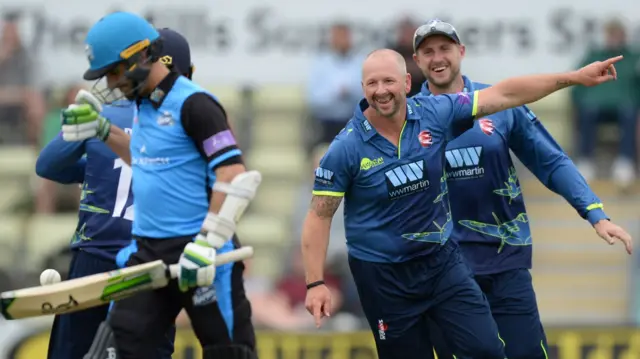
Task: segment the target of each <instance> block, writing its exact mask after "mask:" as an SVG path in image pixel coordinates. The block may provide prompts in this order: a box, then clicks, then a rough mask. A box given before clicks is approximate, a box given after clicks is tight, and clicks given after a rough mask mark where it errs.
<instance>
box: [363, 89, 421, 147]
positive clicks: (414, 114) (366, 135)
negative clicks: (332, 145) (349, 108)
mask: <svg viewBox="0 0 640 359" xmlns="http://www.w3.org/2000/svg"><path fill="white" fill-rule="evenodd" d="M367 108H369V102H367V99H366V98H365V99H362V100H360V103H359V104H358V106H356V110H355V112H354V115H353V117H354V119H355V122H356V123H354V126H358V125H359V126H360V129H359V131H358V132H360V135H361V136H362V139H363V140H365V141H369V140H370V139H371V137H373V136H374V135H376V134H377V133H378V131H376V129H375V128H373V126H371V124H370V123H369V120H367V117H366V116H365V115H364V111H365V110H366V109H367ZM419 119H420V115H419V114H418V111H417V110H416V105H415V104H413V103H412V101H411V100H409V99H407V121H416V120H419Z"/></svg>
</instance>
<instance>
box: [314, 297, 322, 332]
mask: <svg viewBox="0 0 640 359" xmlns="http://www.w3.org/2000/svg"><path fill="white" fill-rule="evenodd" d="M313 319H314V321H315V322H316V328H320V324H321V323H322V305H320V304H319V303H317V302H316V303H313Z"/></svg>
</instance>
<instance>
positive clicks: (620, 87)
mask: <svg viewBox="0 0 640 359" xmlns="http://www.w3.org/2000/svg"><path fill="white" fill-rule="evenodd" d="M419 25H420V24H419V23H416V22H415V21H413V20H411V19H410V18H406V19H402V20H401V21H400V22H399V24H398V27H397V40H396V41H395V42H394V43H391V44H388V47H390V48H393V49H395V50H397V51H398V52H399V53H400V54H402V55H403V56H404V57H405V58H406V62H407V67H408V72H409V73H410V74H411V76H412V88H411V93H410V94H409V95H413V94H416V93H418V92H419V91H420V86H421V85H422V83H423V82H424V81H425V78H424V76H423V75H422V74H421V73H420V70H419V69H418V68H417V66H416V65H415V64H414V61H413V58H412V56H413V46H412V42H413V33H414V31H415V29H416V28H417V26H419ZM454 25H455V24H454ZM0 31H1V35H0V36H1V38H0V146H13V145H29V146H32V147H33V148H34V151H38V150H39V149H40V148H42V147H43V146H44V145H45V144H46V143H48V142H49V141H50V140H51V139H52V138H53V137H55V136H56V135H57V133H58V131H59V126H60V124H59V112H60V109H61V108H64V107H66V106H68V105H69V104H71V103H72V102H73V99H74V96H75V93H76V92H77V91H78V89H79V88H80V87H81V86H82V85H78V84H73V83H72V84H67V85H66V86H64V88H62V89H61V88H59V87H55V88H43V87H42V86H39V85H37V84H36V82H34V79H33V78H32V75H33V73H35V71H34V68H33V66H34V65H33V64H32V61H31V60H32V57H31V56H30V53H29V49H28V48H26V47H25V46H23V44H22V42H21V39H20V33H19V31H18V26H17V25H16V23H15V21H14V19H13V18H12V16H10V15H7V16H5V17H4V18H3V19H2V24H1V29H0ZM604 31H605V34H604V38H605V41H604V42H603V44H600V45H598V46H595V45H594V47H592V48H591V49H590V50H589V51H588V52H587V53H585V54H584V56H583V58H582V60H581V61H580V62H579V63H576V66H579V65H580V66H581V65H583V64H586V63H590V62H592V61H597V60H600V59H604V58H607V57H611V56H614V55H618V54H623V55H624V56H625V57H626V60H625V61H623V62H621V63H620V65H619V66H618V81H615V82H610V83H607V84H605V85H602V86H599V87H595V88H583V87H576V88H573V89H572V92H571V93H572V96H571V101H572V105H573V109H574V116H573V122H571V125H570V126H575V131H573V133H574V134H575V144H576V146H575V150H574V151H573V153H571V154H570V155H571V156H572V157H573V158H574V159H575V161H576V163H577V164H578V166H579V168H580V170H581V172H582V173H583V175H584V176H585V177H586V178H587V179H588V180H592V179H595V178H596V177H597V176H598V175H601V173H600V172H602V171H601V170H600V169H599V168H600V166H599V164H598V162H597V157H598V156H597V155H598V154H599V153H600V151H601V148H600V147H599V146H600V143H599V140H598V138H599V137H598V134H599V131H600V129H601V128H602V126H610V127H611V126H613V127H615V130H616V131H617V134H618V135H617V136H616V137H615V138H616V139H617V141H614V142H615V143H614V146H613V149H612V151H613V156H614V158H615V160H614V161H612V167H611V169H610V170H606V172H607V173H609V174H610V176H611V178H612V179H614V180H615V181H617V182H618V183H620V184H621V185H629V184H630V183H632V182H633V181H635V178H636V167H637V158H638V156H637V153H638V149H637V145H636V142H637V139H638V137H640V130H639V127H638V118H639V116H638V115H639V109H640V55H639V54H640V53H638V52H635V51H634V49H633V46H632V44H630V43H629V42H628V41H627V34H626V30H625V27H624V25H623V24H622V23H621V22H618V21H615V20H612V21H611V22H609V23H608V24H607V26H606V27H605V28H604ZM328 35H329V38H330V46H328V47H327V48H326V51H323V52H321V53H319V54H318V55H317V56H316V57H315V60H314V63H313V64H311V71H310V73H309V75H308V83H307V87H306V89H307V90H306V91H307V96H306V98H307V104H306V105H307V109H308V114H309V117H310V119H311V123H312V126H311V127H310V129H309V136H308V137H309V138H310V139H311V140H310V141H308V144H307V146H306V147H307V150H308V154H309V158H310V161H308V163H309V168H308V173H309V180H308V181H307V182H304V183H303V185H302V187H301V188H300V195H299V196H298V201H299V203H297V208H299V209H298V210H296V211H295V212H294V213H295V215H296V216H298V217H297V218H293V219H292V221H291V223H293V224H294V228H293V229H292V232H293V234H292V238H294V241H293V243H298V241H296V240H295V239H297V238H299V236H300V234H299V233H300V228H299V226H301V224H302V219H303V217H304V215H305V214H306V209H307V208H308V205H309V201H310V197H311V187H312V177H311V176H312V174H313V169H314V168H315V167H317V164H318V162H319V160H320V158H321V157H322V155H323V154H324V152H325V151H326V148H327V146H328V144H329V143H330V142H331V140H332V139H333V138H334V136H335V135H336V134H337V133H338V132H339V131H340V130H341V129H342V128H343V127H344V125H345V123H346V122H347V121H348V120H349V119H350V117H351V115H352V113H353V109H354V106H355V104H356V103H357V101H359V100H360V99H361V97H362V90H361V84H360V77H361V63H362V60H363V58H364V56H366V54H364V53H359V52H357V51H354V50H353V49H354V45H353V42H352V41H353V39H352V33H351V29H350V28H349V26H348V25H347V24H343V23H336V24H334V25H333V27H331V29H330V34H328ZM462 41H463V42H464V38H463V39H462ZM52 70H54V69H52ZM522 72H523V73H526V72H527V70H526V69H522ZM478 80H481V79H478ZM0 171H1V169H0ZM35 188H36V189H35V191H34V194H33V196H32V198H31V199H30V200H29V202H28V203H27V204H25V208H26V210H27V211H32V212H33V213H42V214H48V213H60V212H73V211H77V208H78V200H79V198H80V189H79V188H78V187H77V186H63V185H59V184H55V183H53V182H50V181H47V180H43V179H39V180H38V183H37V185H35ZM342 220H343V218H342V209H339V211H338V213H337V215H336V216H335V217H334V224H333V227H332V233H331V236H332V239H331V245H330V248H329V252H328V265H327V269H328V273H327V275H326V280H327V282H328V283H329V284H330V286H331V287H332V288H333V293H334V303H333V305H334V313H335V314H334V315H333V317H334V320H332V321H331V323H332V325H331V326H330V327H329V328H330V329H342V330H349V329H353V328H360V327H362V324H363V323H362V320H361V317H362V316H361V313H360V309H359V308H360V306H359V302H358V296H357V293H356V291H355V288H354V285H353V282H352V279H351V276H350V274H349V270H348V268H347V262H346V253H345V245H344V242H345V234H344V227H343V224H342ZM69 230H70V231H72V230H73V229H72V228H70V229H69ZM66 255H68V252H67V251H66V250H62V251H61V252H60V253H58V254H56V255H55V256H52V258H51V259H50V262H51V267H52V268H57V269H59V270H60V271H61V272H63V271H65V270H66V265H67V264H66V262H65V261H64V258H66ZM289 257H290V260H289V261H287V262H286V263H285V268H284V269H283V270H282V273H284V275H282V276H281V277H280V278H276V279H275V280H273V279H272V278H263V277H261V276H260V274H259V273H253V272H252V271H251V262H248V263H247V275H246V288H247V292H248V295H249V297H250V298H251V300H252V303H253V310H254V315H255V320H256V323H257V325H258V326H260V327H262V328H272V329H288V330H300V329H305V328H309V325H310V324H311V325H312V324H313V323H312V322H311V321H310V320H309V317H308V314H307V313H306V311H305V309H304V299H305V292H306V289H305V283H304V277H303V270H302V269H301V258H300V250H299V248H298V247H296V246H292V247H291V249H290V255H289ZM1 277H2V276H1V275H0V285H2V283H5V282H6V280H3V279H2V278H1ZM5 289H6V286H5V287H3V288H0V290H5ZM184 320H186V319H184Z"/></svg>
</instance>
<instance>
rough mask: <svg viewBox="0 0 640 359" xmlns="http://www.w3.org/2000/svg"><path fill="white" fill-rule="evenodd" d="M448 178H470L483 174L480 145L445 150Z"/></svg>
mask: <svg viewBox="0 0 640 359" xmlns="http://www.w3.org/2000/svg"><path fill="white" fill-rule="evenodd" d="M445 158H446V159H447V165H446V174H447V179H448V180H458V179H471V178H478V177H482V176H484V167H482V146H473V147H464V148H456V149H453V150H447V151H446V152H445Z"/></svg>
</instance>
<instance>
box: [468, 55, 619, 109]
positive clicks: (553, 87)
mask: <svg viewBox="0 0 640 359" xmlns="http://www.w3.org/2000/svg"><path fill="white" fill-rule="evenodd" d="M620 60H622V56H618V57H614V58H610V59H608V60H606V61H602V62H594V63H592V64H590V65H587V66H585V67H583V68H581V69H580V70H577V71H572V72H565V73H559V74H542V75H529V76H520V77H513V78H510V79H506V80H504V81H501V82H498V83H497V84H495V85H494V86H492V87H489V88H486V89H484V90H480V91H478V94H477V99H476V103H477V109H476V111H475V117H476V118H481V117H483V116H487V115H490V114H493V113H496V112H500V111H503V110H506V109H508V108H514V107H518V106H522V105H526V104H529V103H532V102H536V101H538V100H540V99H542V98H544V97H546V96H548V95H550V94H552V93H554V92H556V91H558V90H562V89H564V88H566V87H569V86H574V85H583V86H596V85H599V84H601V83H604V82H608V81H612V80H615V79H616V76H617V75H616V71H615V67H614V66H613V65H614V64H615V63H616V62H618V61H620Z"/></svg>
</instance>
